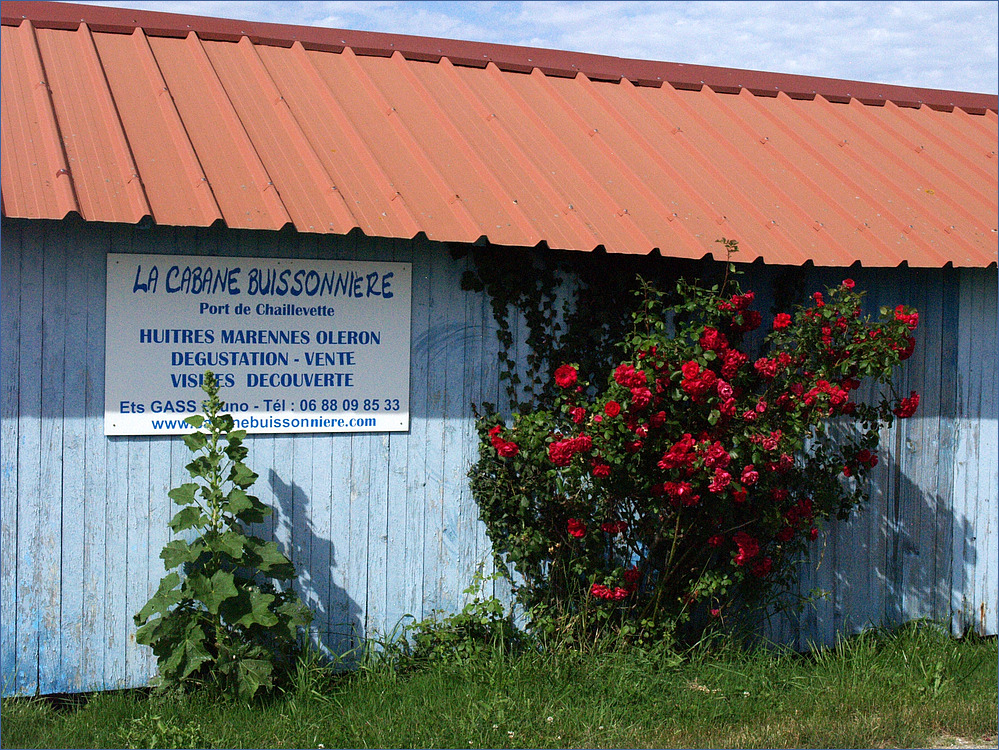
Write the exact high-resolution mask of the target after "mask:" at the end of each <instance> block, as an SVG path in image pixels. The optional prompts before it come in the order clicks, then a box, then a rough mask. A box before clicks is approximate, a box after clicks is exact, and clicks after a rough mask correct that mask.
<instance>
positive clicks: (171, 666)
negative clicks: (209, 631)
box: [163, 622, 212, 680]
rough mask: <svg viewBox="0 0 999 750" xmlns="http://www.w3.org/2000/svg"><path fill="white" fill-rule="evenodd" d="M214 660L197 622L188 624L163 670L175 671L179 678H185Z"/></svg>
mask: <svg viewBox="0 0 999 750" xmlns="http://www.w3.org/2000/svg"><path fill="white" fill-rule="evenodd" d="M211 660H212V657H211V655H210V654H209V653H208V651H207V649H206V648H205V633H204V631H203V630H202V629H201V626H200V625H198V624H197V623H196V622H192V623H190V624H189V625H188V627H187V629H186V630H185V632H184V636H183V638H182V639H181V640H180V642H179V643H178V644H177V645H176V646H175V648H174V651H173V654H171V656H170V658H168V659H167V660H166V663H165V664H164V667H165V669H164V670H163V671H169V672H173V673H174V674H175V675H176V678H177V679H178V680H185V679H187V678H188V677H190V675H191V674H193V673H194V672H196V671H198V670H199V669H200V668H201V665H202V664H204V663H205V662H210V661H211Z"/></svg>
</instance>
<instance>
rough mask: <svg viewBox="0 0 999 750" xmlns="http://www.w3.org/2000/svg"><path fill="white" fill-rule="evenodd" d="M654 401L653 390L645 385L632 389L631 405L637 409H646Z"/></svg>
mask: <svg viewBox="0 0 999 750" xmlns="http://www.w3.org/2000/svg"><path fill="white" fill-rule="evenodd" d="M650 403H652V391H650V390H649V389H648V388H644V387H636V388H632V389H631V405H632V406H634V407H635V408H636V409H644V408H645V407H646V406H648V405H649V404H650Z"/></svg>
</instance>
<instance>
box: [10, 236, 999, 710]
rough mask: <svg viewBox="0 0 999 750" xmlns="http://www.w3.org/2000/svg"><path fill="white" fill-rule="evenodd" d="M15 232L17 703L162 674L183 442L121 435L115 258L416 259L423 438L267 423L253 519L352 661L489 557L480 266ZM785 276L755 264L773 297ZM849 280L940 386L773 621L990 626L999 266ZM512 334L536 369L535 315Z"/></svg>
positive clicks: (484, 307)
mask: <svg viewBox="0 0 999 750" xmlns="http://www.w3.org/2000/svg"><path fill="white" fill-rule="evenodd" d="M2 232H3V236H2V253H0V274H2V275H0V295H2V300H0V301H2V306H0V316H2V317H0V321H2V346H0V368H2V373H0V374H2V384H0V408H2V424H0V437H2V441H0V460H2V466H0V475H2V480H3V484H2V501H0V518H2V538H0V540H2V545H3V549H2V560H0V617H2V621H0V636H2V644H0V656H2V659H3V693H4V695H8V694H31V693H36V692H56V691H78V690H94V689H110V688H117V687H126V686H137V685H143V684H145V683H146V682H147V680H148V679H149V677H150V676H151V675H152V674H153V670H154V667H155V664H154V661H153V659H152V657H151V654H150V652H149V650H148V649H146V648H144V647H141V646H138V645H137V644H136V643H135V641H134V626H133V624H132V614H133V613H134V612H135V611H137V610H138V609H139V608H140V607H141V606H142V604H144V603H145V601H146V599H147V598H148V596H150V595H151V593H152V592H153V591H154V590H155V588H156V585H157V583H158V581H159V579H160V577H161V576H162V575H163V572H164V571H163V566H162V563H161V561H160V560H159V558H158V554H159V551H160V549H162V547H163V544H164V543H165V542H166V541H167V540H168V539H169V538H170V534H169V530H168V528H167V525H166V524H167V521H168V520H169V518H170V515H171V512H172V508H171V503H170V501H169V499H168V498H167V496H166V493H167V491H168V490H169V488H170V487H173V486H176V485H177V484H179V483H181V482H183V481H185V480H186V478H187V474H186V471H185V470H184V465H185V464H186V463H187V461H188V454H187V452H186V450H185V449H184V448H183V446H181V445H179V444H178V443H177V441H175V440H174V439H172V438H155V437H141V438H108V437H105V436H104V435H103V429H102V425H103V406H104V405H103V394H104V294H105V262H106V254H107V253H108V252H142V253H190V254H197V255H208V254H231V255H237V256H269V255H273V256H280V257H307V258H356V257H360V258H368V259H371V260H398V261H407V262H412V263H413V309H412V360H411V383H412V385H411V389H412V390H411V408H412V414H411V429H410V431H409V432H408V433H393V434H391V435H382V434H364V435H343V434H340V435H304V436H295V437H293V436H286V435H264V436H257V437H251V438H249V439H248V441H247V444H248V446H249V448H250V465H251V466H253V467H254V468H256V469H257V470H258V471H259V472H260V475H261V477H260V480H258V483H257V485H256V490H257V492H258V494H259V495H260V497H261V498H262V499H263V500H264V501H265V502H267V503H268V504H269V505H271V506H272V507H273V508H274V509H275V513H274V515H273V517H272V518H270V519H268V520H267V521H266V522H265V523H263V524H260V528H259V529H258V533H261V534H263V535H265V536H269V537H272V538H274V539H276V540H278V541H279V543H280V544H281V545H282V546H283V547H284V548H285V550H286V551H288V552H289V553H290V554H291V555H292V557H293V559H294V561H295V564H296V565H297V566H298V569H299V571H300V572H301V581H300V588H301V593H302V595H303V597H304V599H305V600H306V602H307V603H308V604H309V605H310V606H311V607H312V608H313V610H314V611H315V613H316V619H315V622H314V624H313V630H314V633H315V636H316V638H317V639H318V640H320V641H321V642H322V643H323V644H324V645H325V646H327V647H328V648H330V649H331V650H333V651H336V652H338V653H342V652H344V651H345V650H347V649H348V648H350V647H352V646H356V645H357V644H358V642H359V639H361V638H369V637H380V636H385V635H387V634H389V633H390V632H391V631H393V629H395V628H397V626H398V624H399V623H400V621H401V620H402V619H403V617H404V616H406V615H412V616H413V617H416V618H422V617H426V616H428V615H429V614H430V613H431V611H432V610H434V609H445V610H454V609H456V608H459V607H460V606H461V605H462V603H463V601H464V599H463V595H462V591H463V590H464V589H465V588H466V587H467V586H468V584H469V582H470V580H471V578H472V574H473V573H474V571H475V570H476V568H477V567H478V566H479V565H483V569H484V572H485V573H487V574H488V573H490V572H491V571H492V569H493V568H492V561H491V560H490V558H489V545H488V540H487V538H486V535H485V532H484V528H483V525H482V523H481V522H480V521H479V520H478V515H477V509H476V508H475V504H474V501H473V500H472V498H471V495H470V492H469V489H468V482H467V478H466V472H467V470H468V467H469V465H470V463H471V462H472V461H473V460H474V459H475V456H476V444H475V432H474V424H473V417H472V411H471V406H470V405H471V403H473V402H475V403H482V402H484V401H489V402H501V401H502V400H503V397H504V387H503V386H504V384H503V383H501V382H500V380H499V374H498V364H497V354H498V343H497V338H496V323H495V321H494V320H493V318H492V312H491V308H490V305H489V302H488V300H487V299H486V298H485V297H484V296H483V295H478V294H471V293H466V292H463V291H461V290H460V288H459V285H460V278H461V274H462V272H463V271H464V270H465V269H466V268H467V267H468V266H467V263H468V260H467V259H462V260H455V259H454V258H453V257H452V256H451V254H450V253H449V252H448V251H447V248H446V247H445V246H443V245H441V244H438V243H431V242H428V241H426V240H420V239H417V240H413V241H403V240H392V241H390V240H381V239H368V238H364V237H361V236H354V235H352V236H349V237H327V236H322V237H318V236H308V235H299V234H295V233H285V232H234V231H230V230H226V229H209V230H201V229H190V228H178V229H170V228H163V227H154V228H151V229H139V228H136V227H130V226H118V225H113V226H112V225H102V224H88V223H83V222H71V221H66V222H27V221H4V224H3V228H2ZM498 251H501V250H498ZM614 262H615V259H614V258H613V257H609V258H608V259H607V263H608V265H609V266H610V265H613V263H614ZM664 262H668V261H664ZM778 271H779V269H774V268H765V267H760V266H757V265H753V266H751V267H749V268H748V269H747V272H748V283H749V284H750V285H751V286H752V287H753V288H755V289H757V291H758V307H759V308H760V309H761V310H767V309H769V306H770V304H771V302H772V299H773V287H774V284H775V279H776V278H777V273H778ZM844 275H849V276H852V277H853V278H854V279H856V281H857V283H858V285H859V286H860V287H861V288H863V289H866V290H868V292H869V300H870V307H872V308H875V307H877V306H879V305H881V304H891V305H893V304H895V303H896V302H898V301H903V300H904V301H908V302H910V303H911V304H913V305H914V306H916V307H917V308H918V309H919V311H920V316H921V320H920V328H919V331H918V347H917V349H916V354H915V355H914V356H913V358H912V359H911V360H910V361H909V366H908V367H907V368H906V370H905V374H904V375H903V376H902V377H901V378H900V381H899V383H898V384H897V385H898V387H899V390H901V391H903V392H908V391H909V390H917V391H919V393H920V394H921V395H922V402H921V405H920V410H919V412H918V413H917V415H916V416H915V417H914V418H912V419H909V420H905V421H902V422H899V423H898V425H897V426H896V427H895V428H893V429H892V430H890V431H887V432H886V434H885V435H884V439H883V445H884V446H885V447H886V449H887V455H886V456H885V457H884V458H883V459H882V462H881V464H880V465H879V466H878V469H877V471H876V473H875V476H874V483H873V487H872V498H871V503H870V506H869V507H868V508H867V510H866V511H865V512H864V513H862V514H860V515H858V516H856V517H855V518H853V519H851V521H849V522H848V523H845V524H840V525H839V526H837V527H835V528H833V529H830V530H828V531H825V532H823V535H822V537H821V541H820V543H819V544H817V545H816V546H815V548H814V551H813V554H812V556H811V559H810V560H808V561H806V566H805V576H804V579H803V582H802V590H803V591H807V590H809V589H811V588H813V587H818V588H822V589H826V590H828V591H829V592H830V596H829V597H828V598H827V599H824V600H821V601H818V602H816V605H815V606H814V607H812V608H808V609H806V610H805V611H804V612H803V613H802V615H801V616H798V617H790V616H782V617H777V618H775V619H774V621H773V622H772V623H771V625H772V627H771V634H772V635H773V636H775V637H777V638H780V639H781V640H783V641H785V642H790V643H794V644H795V645H798V646H805V645H807V644H808V643H809V642H815V643H829V642H831V641H832V640H833V639H834V638H835V636H836V634H837V633H849V632H854V631H856V630H858V629H861V628H863V627H865V626H869V625H872V624H893V623H898V622H901V621H903V620H906V619H911V618H914V617H932V618H935V619H939V620H944V621H948V620H949V621H950V622H951V623H952V626H953V628H954V630H955V632H963V631H964V630H965V629H967V628H969V627H974V628H975V629H977V630H979V631H980V632H985V633H995V632H996V603H997V599H999V595H997V584H996V580H997V567H999V564H997V559H996V554H997V553H996V550H997V545H996V541H997V540H996V525H997V520H996V512H997V511H996V508H997V498H996V494H997V485H999V476H997V463H996V454H997V448H999V445H997V443H999V437H997V415H996V395H997V376H996V364H995V351H996V345H997V344H996V309H997V294H996V291H997V283H996V282H997V277H996V272H995V270H911V269H894V270H869V269H859V268H856V269H850V271H849V272H848V273H844V272H842V271H835V270H829V269H824V270H813V271H811V272H809V284H808V286H809V288H812V287H816V288H817V287H819V286H820V285H823V284H835V283H838V281H839V280H840V279H841V278H842V277H843V276H844ZM512 333H513V335H514V340H515V342H516V344H515V347H516V354H517V356H518V358H519V359H520V360H521V361H523V359H524V358H525V357H526V354H527V346H526V333H527V332H526V326H524V325H523V321H519V320H516V319H514V321H513V326H512ZM491 590H494V591H495V592H496V593H497V594H498V595H501V596H506V595H507V594H508V592H509V587H508V586H507V585H506V584H504V583H502V582H500V583H497V584H495V585H494V586H493V587H492V589H491Z"/></svg>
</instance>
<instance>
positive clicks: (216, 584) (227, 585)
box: [202, 570, 239, 615]
mask: <svg viewBox="0 0 999 750" xmlns="http://www.w3.org/2000/svg"><path fill="white" fill-rule="evenodd" d="M234 596H239V591H237V590H236V586H235V585H234V584H233V575H232V573H230V572H229V571H227V570H219V571H216V573H215V575H213V576H212V577H211V587H210V588H209V589H208V591H207V592H206V594H205V596H204V597H203V598H202V601H203V602H204V603H205V606H206V607H208V611H209V612H211V613H212V614H213V615H217V614H218V612H219V606H221V604H222V602H224V601H225V600H226V599H231V598H232V597H234Z"/></svg>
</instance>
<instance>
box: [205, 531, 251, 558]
mask: <svg viewBox="0 0 999 750" xmlns="http://www.w3.org/2000/svg"><path fill="white" fill-rule="evenodd" d="M208 546H209V549H211V550H212V551H218V552H222V553H223V554H226V555H228V556H229V557H231V558H232V559H233V560H236V561H239V560H241V559H242V558H243V548H244V547H245V546H246V537H244V536H243V535H242V534H239V533H237V532H235V531H226V532H224V533H222V534H219V535H218V536H217V537H215V538H214V539H213V540H212V542H211V543H210V544H209V545H208Z"/></svg>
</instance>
